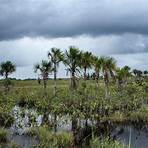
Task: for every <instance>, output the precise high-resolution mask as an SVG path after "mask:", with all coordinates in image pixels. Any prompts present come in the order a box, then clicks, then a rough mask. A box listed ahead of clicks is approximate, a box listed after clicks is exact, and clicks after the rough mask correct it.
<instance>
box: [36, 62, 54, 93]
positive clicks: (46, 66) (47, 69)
mask: <svg viewBox="0 0 148 148" xmlns="http://www.w3.org/2000/svg"><path fill="white" fill-rule="evenodd" d="M38 70H39V72H40V74H41V77H42V79H43V84H44V90H45V93H46V87H47V80H48V76H49V73H51V72H52V70H53V68H52V64H51V62H48V61H45V60H42V62H41V64H36V65H35V67H34V71H35V72H37V71H38Z"/></svg>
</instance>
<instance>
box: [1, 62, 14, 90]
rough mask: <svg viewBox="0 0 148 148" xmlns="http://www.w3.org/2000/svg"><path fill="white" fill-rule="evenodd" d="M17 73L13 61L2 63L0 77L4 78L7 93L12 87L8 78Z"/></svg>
mask: <svg viewBox="0 0 148 148" xmlns="http://www.w3.org/2000/svg"><path fill="white" fill-rule="evenodd" d="M15 71H16V66H15V64H13V63H12V62H11V61H6V62H2V63H1V65H0V75H1V76H4V78H5V81H4V86H5V88H6V91H9V85H11V81H10V79H9V78H8V76H9V75H10V74H12V73H13V72H15Z"/></svg>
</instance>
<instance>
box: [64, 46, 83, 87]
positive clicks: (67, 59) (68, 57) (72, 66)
mask: <svg viewBox="0 0 148 148" xmlns="http://www.w3.org/2000/svg"><path fill="white" fill-rule="evenodd" d="M80 59H81V51H80V50H79V49H78V48H76V47H75V46H70V47H69V50H66V52H65V55H64V60H63V62H64V64H65V66H67V67H68V68H67V71H69V72H70V74H71V88H72V89H76V76H75V75H76V73H77V72H79V67H80V64H81V60H80Z"/></svg>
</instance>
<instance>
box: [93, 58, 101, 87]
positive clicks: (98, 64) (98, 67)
mask: <svg viewBox="0 0 148 148" xmlns="http://www.w3.org/2000/svg"><path fill="white" fill-rule="evenodd" d="M93 66H94V69H95V79H96V84H97V87H98V85H99V84H98V80H99V77H100V71H101V67H102V60H101V58H98V57H96V56H94V57H93Z"/></svg>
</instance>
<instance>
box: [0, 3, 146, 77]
mask: <svg viewBox="0 0 148 148" xmlns="http://www.w3.org/2000/svg"><path fill="white" fill-rule="evenodd" d="M70 45H75V46H77V47H79V48H80V49H81V50H89V51H92V52H93V53H94V54H95V55H98V56H101V55H110V56H113V57H115V58H116V59H117V62H118V66H124V65H129V66H131V67H132V68H137V69H141V70H145V69H147V70H148V60H147V57H148V1H147V0H0V62H2V61H5V60H11V61H13V62H14V63H15V64H16V65H17V71H16V73H15V74H13V75H12V76H13V77H16V78H28V77H31V78H32V77H36V76H37V75H36V74H34V72H33V65H34V64H35V63H37V62H39V61H41V60H42V59H47V51H49V50H50V48H51V47H58V48H60V49H62V50H63V51H64V50H65V49H67V48H68V47H69V46H70ZM64 69H65V68H64V67H63V66H61V67H60V70H59V74H58V76H59V77H65V74H66V72H65V70H64Z"/></svg>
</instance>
